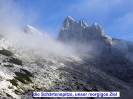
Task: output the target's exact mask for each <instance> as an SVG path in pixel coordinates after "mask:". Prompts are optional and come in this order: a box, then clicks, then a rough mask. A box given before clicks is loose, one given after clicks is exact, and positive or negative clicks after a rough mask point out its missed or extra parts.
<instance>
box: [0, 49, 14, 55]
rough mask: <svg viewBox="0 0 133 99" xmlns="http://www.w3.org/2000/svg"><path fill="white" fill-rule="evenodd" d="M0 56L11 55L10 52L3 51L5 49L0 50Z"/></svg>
mask: <svg viewBox="0 0 133 99" xmlns="http://www.w3.org/2000/svg"><path fill="white" fill-rule="evenodd" d="M0 54H2V55H5V56H12V55H13V53H12V52H10V51H8V50H5V49H3V50H0Z"/></svg>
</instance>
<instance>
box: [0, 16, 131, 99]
mask: <svg viewBox="0 0 133 99" xmlns="http://www.w3.org/2000/svg"><path fill="white" fill-rule="evenodd" d="M0 35H1V36H0V98H2V97H5V98H6V99H14V98H16V99H33V98H32V92H33V91H120V92H121V97H120V99H132V98H133V95H132V91H133V43H132V42H130V41H125V40H121V39H116V38H111V37H109V36H107V35H106V34H104V30H103V28H102V27H101V26H100V25H98V24H97V23H94V24H93V25H92V26H88V25H87V23H85V22H84V21H79V22H77V21H75V20H74V19H72V18H71V17H70V16H67V18H66V19H65V20H64V22H63V24H62V28H61V30H60V32H59V34H58V38H57V40H55V39H53V38H51V37H49V36H48V35H47V34H44V33H41V32H40V31H39V30H37V29H36V28H34V27H32V26H30V25H27V26H26V27H25V28H24V29H21V30H20V29H14V28H12V29H11V28H10V29H8V27H7V29H0ZM57 99H58V98H57ZM66 99H67V98H66ZM73 99H76V98H73ZM84 99H85V98H84ZM86 99H97V98H86ZM101 99H102V98H101ZM103 99H108V98H103ZM109 99H112V98H109ZM113 99H115V98H113Z"/></svg>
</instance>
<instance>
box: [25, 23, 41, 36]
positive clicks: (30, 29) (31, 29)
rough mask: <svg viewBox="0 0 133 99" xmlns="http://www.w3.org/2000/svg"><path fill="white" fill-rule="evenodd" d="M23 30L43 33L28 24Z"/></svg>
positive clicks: (30, 32) (29, 32)
mask: <svg viewBox="0 0 133 99" xmlns="http://www.w3.org/2000/svg"><path fill="white" fill-rule="evenodd" d="M23 31H24V33H26V34H34V35H43V34H42V33H41V32H40V31H38V30H37V29H36V28H34V27H32V26H30V25H26V26H25V28H24V29H23Z"/></svg>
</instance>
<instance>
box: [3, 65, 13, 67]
mask: <svg viewBox="0 0 133 99" xmlns="http://www.w3.org/2000/svg"><path fill="white" fill-rule="evenodd" d="M4 66H5V67H13V65H4Z"/></svg>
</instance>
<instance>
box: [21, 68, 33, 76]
mask: <svg viewBox="0 0 133 99" xmlns="http://www.w3.org/2000/svg"><path fill="white" fill-rule="evenodd" d="M21 70H22V71H23V72H25V73H26V74H27V76H30V77H33V75H32V74H31V73H30V72H29V71H28V70H26V69H21Z"/></svg>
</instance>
